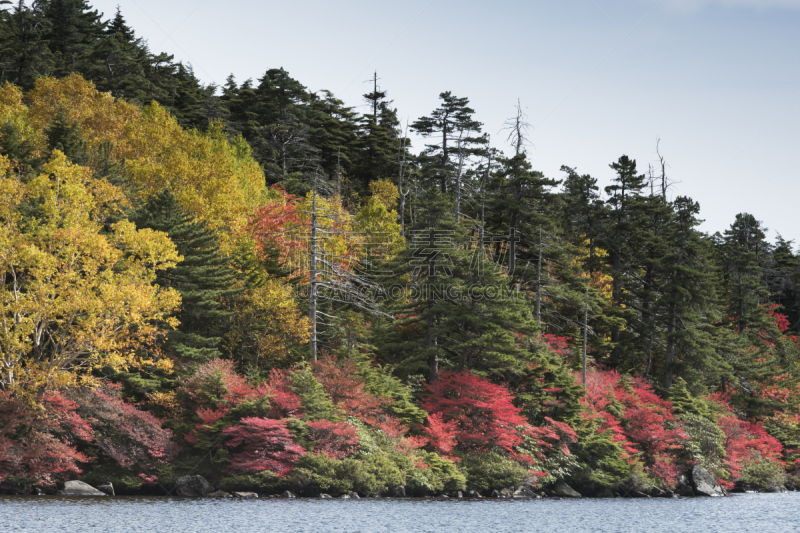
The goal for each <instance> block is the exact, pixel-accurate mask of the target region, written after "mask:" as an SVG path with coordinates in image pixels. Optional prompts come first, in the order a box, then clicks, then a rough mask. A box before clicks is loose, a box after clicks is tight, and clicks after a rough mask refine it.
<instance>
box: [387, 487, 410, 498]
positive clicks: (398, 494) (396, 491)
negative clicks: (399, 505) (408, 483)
mask: <svg viewBox="0 0 800 533" xmlns="http://www.w3.org/2000/svg"><path fill="white" fill-rule="evenodd" d="M390 492H391V494H392V496H394V497H395V498H405V497H406V488H405V487H404V486H402V485H397V486H396V487H392V488H391V489H390Z"/></svg>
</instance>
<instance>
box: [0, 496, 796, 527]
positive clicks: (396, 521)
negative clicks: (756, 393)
mask: <svg viewBox="0 0 800 533" xmlns="http://www.w3.org/2000/svg"><path fill="white" fill-rule="evenodd" d="M799 505H800V493H795V492H789V493H784V494H743V495H736V496H731V497H728V498H703V499H701V498H687V499H673V500H669V499H649V500H632V499H615V500H597V499H582V500H528V501H522V500H489V499H486V500H477V501H476V500H460V501H459V500H452V501H436V500H414V499H408V500H398V499H364V500H317V499H297V500H281V499H266V498H265V499H260V500H210V499H205V500H199V499H197V500H194V499H178V498H143V497H121V496H118V497H116V498H92V497H83V498H80V497H72V498H66V497H57V496H39V497H21V496H7V497H4V496H0V532H4V533H6V532H12V531H14V532H16V531H35V532H39V533H47V532H53V531H68V532H75V533H84V532H104V533H118V532H119V533H122V532H126V533H127V532H139V531H141V532H147V533H150V532H160V531H164V532H169V533H180V532H200V531H209V532H214V533H226V532H234V531H235V532H239V531H242V532H248V533H260V532H272V531H276V532H287V533H301V532H302V533H305V532H309V533H311V532H313V533H324V532H347V533H355V532H364V533H367V532H369V533H372V532H387V533H412V532H413V533H420V532H431V533H434V532H435V533H440V532H448V531H454V532H459V533H463V532H487V533H506V532H509V533H511V532H513V533H517V532H523V531H531V532H534V531H535V532H539V531H565V532H566V531H568V532H571V533H573V532H584V531H587V532H591V531H610V532H636V533H640V532H656V531H664V532H670V533H671V532H680V531H691V532H692V533H707V532H715V531H719V532H725V533H738V532H743V531H753V532H758V533H768V532H793V531H800V518H798V515H797V511H798V509H799V508H800V507H798V506H799Z"/></svg>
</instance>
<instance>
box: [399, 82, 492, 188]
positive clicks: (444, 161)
mask: <svg viewBox="0 0 800 533" xmlns="http://www.w3.org/2000/svg"><path fill="white" fill-rule="evenodd" d="M439 99H440V100H441V104H440V105H439V107H437V108H436V109H434V110H433V111H432V112H431V114H430V115H429V116H427V117H420V118H419V119H418V120H417V121H416V122H414V123H413V124H411V129H413V130H414V131H416V132H417V133H419V134H420V135H422V136H423V137H425V138H430V139H432V140H433V141H434V142H433V143H432V144H428V145H426V150H425V152H426V153H427V154H428V155H431V156H435V157H436V166H435V176H436V179H437V180H438V182H439V186H440V189H441V191H442V193H447V191H448V184H449V182H450V181H451V180H452V178H453V174H454V170H455V169H454V168H453V162H452V161H451V157H452V155H453V154H454V153H455V152H457V151H458V150H459V148H460V149H462V150H466V151H473V150H475V149H476V148H477V147H479V146H482V145H483V144H485V142H486V140H485V138H483V137H477V136H476V135H477V134H480V132H481V127H482V126H483V125H482V124H481V123H480V122H478V121H477V120H475V119H474V118H473V115H474V114H475V110H474V109H472V108H471V107H469V105H468V104H469V99H468V98H459V97H457V96H453V94H452V93H451V92H450V91H446V92H443V93H441V94H439ZM459 143H460V145H461V146H459Z"/></svg>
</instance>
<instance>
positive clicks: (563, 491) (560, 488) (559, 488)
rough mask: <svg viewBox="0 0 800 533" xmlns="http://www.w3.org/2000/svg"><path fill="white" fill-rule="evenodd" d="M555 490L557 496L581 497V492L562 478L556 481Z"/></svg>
mask: <svg viewBox="0 0 800 533" xmlns="http://www.w3.org/2000/svg"><path fill="white" fill-rule="evenodd" d="M553 492H555V493H556V496H561V497H562V498H580V497H581V494H580V493H579V492H578V491H576V490H575V489H573V488H572V487H570V486H569V485H567V484H566V483H564V482H563V481H561V480H560V479H559V480H558V481H556V484H555V486H554V487H553Z"/></svg>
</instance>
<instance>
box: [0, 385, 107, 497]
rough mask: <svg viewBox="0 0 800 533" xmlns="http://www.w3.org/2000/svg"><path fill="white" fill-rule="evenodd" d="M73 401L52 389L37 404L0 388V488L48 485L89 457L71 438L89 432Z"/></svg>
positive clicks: (72, 472) (76, 469)
mask: <svg viewBox="0 0 800 533" xmlns="http://www.w3.org/2000/svg"><path fill="white" fill-rule="evenodd" d="M75 407H76V405H75V403H74V402H72V401H70V400H68V399H66V398H64V397H63V396H62V395H61V394H60V393H58V392H56V391H52V392H48V393H47V394H46V395H44V396H43V397H42V398H41V404H40V406H38V407H36V406H33V405H31V404H29V403H27V402H24V401H22V400H20V399H19V398H16V397H15V396H14V395H13V394H12V393H11V392H9V391H0V488H3V489H12V490H20V489H21V490H23V491H25V492H27V491H28V490H29V488H30V486H32V485H38V486H41V487H42V488H47V489H52V488H54V487H55V484H56V482H57V481H59V480H66V479H70V478H71V477H74V476H77V475H78V474H80V473H81V472H82V469H81V467H80V466H79V464H80V463H86V462H87V461H88V460H89V458H88V457H87V456H86V455H85V454H83V453H81V452H79V451H77V450H76V448H75V446H74V444H75V443H76V441H77V440H91V438H92V434H91V428H90V427H89V426H88V425H87V424H86V422H85V421H84V420H82V419H81V418H80V417H79V416H78V415H76V414H75V412H74V409H75Z"/></svg>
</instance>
